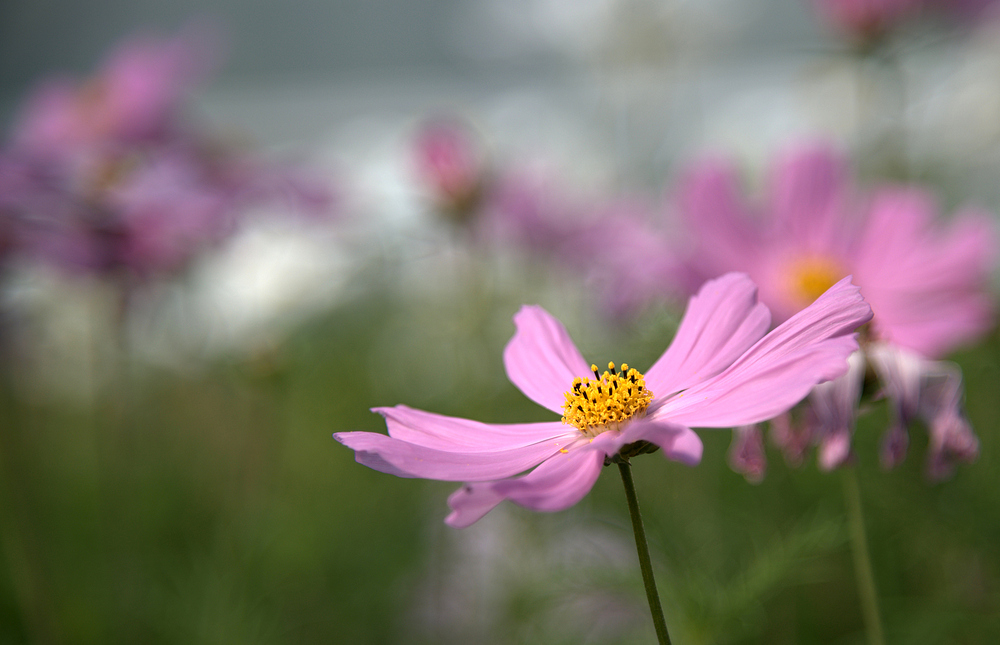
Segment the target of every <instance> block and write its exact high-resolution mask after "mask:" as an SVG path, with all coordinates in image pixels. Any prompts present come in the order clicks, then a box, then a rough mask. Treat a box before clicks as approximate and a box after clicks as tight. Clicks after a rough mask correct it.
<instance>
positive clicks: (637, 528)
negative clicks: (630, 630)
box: [617, 459, 670, 645]
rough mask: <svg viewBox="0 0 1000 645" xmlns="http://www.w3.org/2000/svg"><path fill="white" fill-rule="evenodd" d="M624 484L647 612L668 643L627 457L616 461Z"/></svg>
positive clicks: (663, 642) (659, 635)
mask: <svg viewBox="0 0 1000 645" xmlns="http://www.w3.org/2000/svg"><path fill="white" fill-rule="evenodd" d="M617 463H618V470H620V471H621V474H622V483H623V484H625V498H626V499H628V512H629V515H631V516H632V531H633V532H634V533H635V549H636V551H637V552H638V553H639V568H640V569H641V570H642V582H643V585H645V587H646V599H647V600H648V601H649V613H651V614H652V615H653V626H654V627H655V628H656V638H657V640H658V641H659V642H660V645H670V635H669V634H668V633H667V621H666V620H664V619H663V609H662V608H661V607H660V596H659V594H657V593H656V580H654V579H653V564H652V562H651V561H650V559H649V546H648V545H647V544H646V531H645V529H643V528H642V515H640V514H639V498H638V497H636V495H635V484H634V483H633V482H632V465H631V464H629V462H628V460H627V459H623V460H620V461H618V462H617Z"/></svg>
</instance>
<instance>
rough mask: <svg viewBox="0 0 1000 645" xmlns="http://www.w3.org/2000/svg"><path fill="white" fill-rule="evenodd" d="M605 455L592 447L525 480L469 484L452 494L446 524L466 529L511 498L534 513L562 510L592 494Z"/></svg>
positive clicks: (558, 460)
mask: <svg viewBox="0 0 1000 645" xmlns="http://www.w3.org/2000/svg"><path fill="white" fill-rule="evenodd" d="M604 456H605V455H604V452H603V451H601V450H599V449H596V448H594V447H592V446H590V445H584V446H582V447H579V448H577V449H576V450H569V451H566V452H564V453H562V452H561V453H559V454H557V455H555V456H554V457H552V458H551V459H549V460H547V461H546V462H545V463H543V464H542V465H540V466H539V467H538V468H536V469H535V470H533V471H531V472H530V473H528V474H527V475H524V476H523V477H515V478H511V479H504V480H501V481H495V482H482V483H472V484H466V485H464V486H462V487H461V488H459V489H458V490H457V491H455V492H454V493H452V495H451V496H450V497H449V498H448V506H450V507H451V509H452V513H451V514H450V515H449V516H448V517H447V519H446V520H445V522H447V524H448V525H449V526H453V527H455V528H465V527H466V526H469V525H470V524H472V523H474V522H476V521H477V520H479V519H480V518H481V517H483V516H484V515H486V513H488V512H490V511H491V510H492V509H493V508H494V507H495V506H496V505H497V504H499V503H500V502H502V501H503V500H505V499H509V500H511V501H512V502H514V503H516V504H520V505H521V506H524V507H526V508H529V509H531V510H534V511H549V512H552V511H561V510H565V509H567V508H569V507H570V506H573V505H574V504H576V503H577V502H579V501H580V500H581V499H583V496H584V495H586V494H587V493H588V492H590V489H591V488H593V486H594V482H596V481H597V477H598V476H599V475H600V474H601V468H602V467H603V466H604Z"/></svg>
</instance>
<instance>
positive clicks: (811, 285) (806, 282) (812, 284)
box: [788, 255, 846, 306]
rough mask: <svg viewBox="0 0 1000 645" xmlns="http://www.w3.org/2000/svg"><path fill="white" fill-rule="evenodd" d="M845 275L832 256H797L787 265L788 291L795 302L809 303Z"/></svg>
mask: <svg viewBox="0 0 1000 645" xmlns="http://www.w3.org/2000/svg"><path fill="white" fill-rule="evenodd" d="M845 275H846V272H845V271H844V270H843V269H842V268H841V266H840V265H839V264H838V263H837V262H835V261H834V260H833V259H832V258H829V257H823V256H817V255H813V256H806V257H803V258H799V259H797V260H795V261H794V262H792V263H791V266H790V267H789V275H788V287H789V292H790V293H791V296H792V298H793V299H794V300H795V301H796V302H798V303H800V304H801V305H803V306H805V305H809V304H812V302H813V301H814V300H816V298H819V297H820V296H821V295H823V294H824V293H826V291H827V289H829V288H830V287H832V286H833V285H835V284H836V283H837V281H838V280H840V279H841V278H843V277H844V276H845Z"/></svg>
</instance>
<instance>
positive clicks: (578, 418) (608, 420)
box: [562, 363, 653, 437]
mask: <svg viewBox="0 0 1000 645" xmlns="http://www.w3.org/2000/svg"><path fill="white" fill-rule="evenodd" d="M590 369H591V370H592V371H593V372H594V378H592V379H591V378H579V377H577V378H575V379H573V389H571V390H570V391H569V392H566V403H565V404H564V405H563V418H562V420H563V423H567V424H569V425H571V426H575V427H576V428H577V429H578V430H580V432H582V433H584V434H587V435H590V436H593V437H596V436H597V435H599V434H601V433H602V432H606V431H608V430H617V429H618V428H619V427H620V426H621V424H622V423H624V422H625V421H627V420H628V419H631V418H632V417H634V416H635V415H637V414H642V413H643V412H645V411H646V407H647V406H648V405H649V402H650V401H652V400H653V393H652V392H650V391H649V390H647V389H646V381H645V379H644V378H643V376H642V374H640V373H639V371H638V370H634V369H631V368H629V366H628V364H627V363H622V368H621V371H620V372H617V371H615V364H614V363H608V369H607V371H605V372H604V373H603V374H599V373H598V371H597V366H596V365H591V366H590Z"/></svg>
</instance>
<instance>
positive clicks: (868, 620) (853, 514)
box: [841, 467, 885, 645]
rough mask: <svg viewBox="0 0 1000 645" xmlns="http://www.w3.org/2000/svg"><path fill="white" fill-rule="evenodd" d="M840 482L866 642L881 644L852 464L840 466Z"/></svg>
mask: <svg viewBox="0 0 1000 645" xmlns="http://www.w3.org/2000/svg"><path fill="white" fill-rule="evenodd" d="M841 470H842V472H843V482H844V501H845V503H846V505H847V521H848V522H849V523H850V526H851V554H852V555H853V556H854V575H855V577H856V578H857V581H858V597H859V598H860V600H861V611H862V612H863V614H864V620H865V631H866V632H867V633H868V643H869V645H885V639H884V637H883V636H882V619H881V618H880V614H879V610H878V593H877V592H876V591H875V576H873V575H872V563H871V558H870V557H869V555H868V537H867V535H866V534H865V516H864V513H863V512H862V510H861V488H860V487H859V486H858V475H857V473H856V472H855V470H854V468H852V467H847V468H842V469H841Z"/></svg>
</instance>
